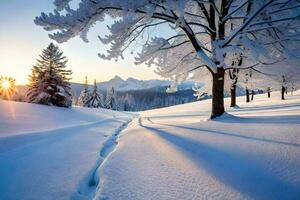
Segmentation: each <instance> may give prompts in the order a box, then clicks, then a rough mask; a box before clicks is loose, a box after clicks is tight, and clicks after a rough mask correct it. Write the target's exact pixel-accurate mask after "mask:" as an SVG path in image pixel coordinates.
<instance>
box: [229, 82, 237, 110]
mask: <svg viewBox="0 0 300 200" xmlns="http://www.w3.org/2000/svg"><path fill="white" fill-rule="evenodd" d="M230 96H231V103H230V107H234V106H236V85H235V84H233V85H232V87H231V89H230Z"/></svg>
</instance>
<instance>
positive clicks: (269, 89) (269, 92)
mask: <svg viewBox="0 0 300 200" xmlns="http://www.w3.org/2000/svg"><path fill="white" fill-rule="evenodd" d="M268 98H271V88H270V87H268Z"/></svg>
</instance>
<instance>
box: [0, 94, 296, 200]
mask: <svg viewBox="0 0 300 200" xmlns="http://www.w3.org/2000/svg"><path fill="white" fill-rule="evenodd" d="M244 101H245V97H239V98H238V104H239V106H240V107H239V108H234V109H231V108H227V111H228V114H226V115H224V116H223V117H221V118H218V119H216V120H214V121H210V120H208V116H209V113H210V100H205V101H202V102H195V103H190V104H185V105H179V106H173V107H169V108H163V109H156V110H150V111H145V112H141V113H140V117H136V118H134V119H133V121H132V122H131V123H130V124H129V125H128V127H127V128H126V129H125V130H124V131H122V132H121V130H122V129H123V128H125V127H126V124H128V122H129V121H131V119H132V118H133V117H134V114H129V113H124V112H114V111H109V110H103V109H100V110H97V109H84V108H72V109H64V108H55V107H48V106H41V105H32V104H26V103H16V102H8V101H0V109H1V114H0V199H1V200H2V199H5V200H15V199H22V200H23V199H28V200H35V199H39V200H40V199H41V200H44V199H110V200H115V199H117V200H127V199H128V200H132V199H134V200H139V199H143V200H152V199H153V200H154V199H155V200H158V199H159V200H160V199H161V200H169V199H174V200H175V199H176V200H178V199H300V91H298V92H297V93H295V94H294V96H290V95H288V96H287V100H285V101H281V100H279V94H275V93H273V94H272V98H271V99H267V98H266V95H265V94H263V95H257V96H255V101H254V102H251V103H248V104H247V103H244ZM226 104H227V105H228V104H229V99H226ZM116 133H121V134H120V135H119V136H120V137H119V138H118V139H117V136H115V134H116ZM116 139H117V140H118V145H117V146H115V145H114V144H115V142H114V141H115V140H116ZM113 149H114V151H113ZM110 152H112V153H111V154H109V153H110ZM100 164H101V166H100ZM99 166H100V167H99ZM99 176H100V179H99ZM99 180H100V183H99V184H98V183H97V181H99ZM96 187H97V188H96Z"/></svg>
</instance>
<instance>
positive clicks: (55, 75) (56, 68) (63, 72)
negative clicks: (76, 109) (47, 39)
mask: <svg viewBox="0 0 300 200" xmlns="http://www.w3.org/2000/svg"><path fill="white" fill-rule="evenodd" d="M66 67H67V59H66V57H65V56H64V55H63V52H62V51H61V50H60V49H59V48H58V46H56V45H54V44H53V43H50V44H49V46H48V47H47V48H46V49H44V50H43V52H42V54H41V55H40V58H39V59H37V64H36V65H34V66H33V68H32V69H31V71H32V73H31V75H30V76H29V80H30V83H29V85H28V87H29V88H28V92H27V96H28V100H29V102H32V103H39V104H45V105H55V106H60V107H70V106H71V105H72V95H71V93H70V90H71V88H70V83H69V80H70V79H71V78H69V76H70V75H71V74H72V71H71V70H67V69H66Z"/></svg>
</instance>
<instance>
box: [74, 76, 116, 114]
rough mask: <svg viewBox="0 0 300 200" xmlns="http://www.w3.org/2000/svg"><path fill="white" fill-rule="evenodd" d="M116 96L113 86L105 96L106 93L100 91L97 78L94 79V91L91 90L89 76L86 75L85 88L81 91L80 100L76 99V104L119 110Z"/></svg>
mask: <svg viewBox="0 0 300 200" xmlns="http://www.w3.org/2000/svg"><path fill="white" fill-rule="evenodd" d="M115 98H116V97H115V90H114V87H112V88H111V89H110V90H109V91H108V92H107V94H106V96H105V97H104V95H103V94H102V93H100V92H99V91H98V88H97V82H96V80H95V81H94V86H93V89H92V91H90V90H89V88H88V80H87V77H85V84H84V89H83V91H82V92H81V93H80V96H79V98H78V100H77V101H75V105H78V106H82V107H90V108H107V109H112V110H118V108H117V105H116V101H115Z"/></svg>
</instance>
